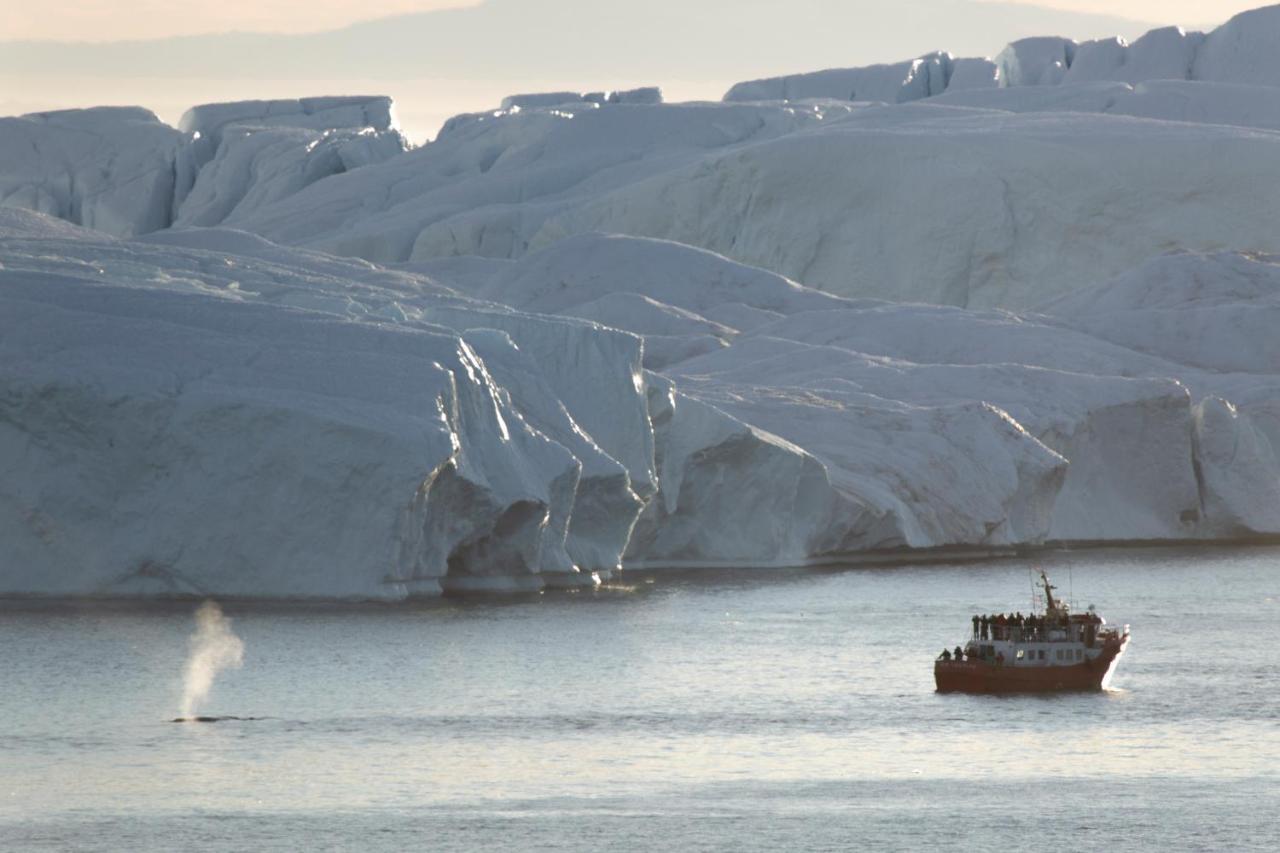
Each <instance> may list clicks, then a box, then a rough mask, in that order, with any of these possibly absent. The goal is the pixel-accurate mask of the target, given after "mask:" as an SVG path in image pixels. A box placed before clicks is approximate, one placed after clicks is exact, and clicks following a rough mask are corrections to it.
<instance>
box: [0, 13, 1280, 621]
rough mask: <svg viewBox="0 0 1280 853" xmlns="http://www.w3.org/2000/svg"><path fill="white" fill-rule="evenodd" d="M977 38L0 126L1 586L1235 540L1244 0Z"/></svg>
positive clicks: (1250, 22) (264, 593) (1250, 206)
mask: <svg viewBox="0 0 1280 853" xmlns="http://www.w3.org/2000/svg"><path fill="white" fill-rule="evenodd" d="M993 50H995V52H994V53H993V54H992V56H991V57H989V58H965V57H954V56H951V55H950V54H946V53H936V54H929V55H927V56H925V57H922V58H916V59H912V60H909V61H906V62H903V63H898V64H891V65H883V66H875V67H870V68H865V67H864V68H853V69H836V70H828V71H822V72H819V73H807V72H806V73H798V74H796V75H792V76H787V77H778V78H767V79H760V80H755V81H750V82H747V83H743V84H740V85H737V86H734V87H733V88H732V89H731V90H730V92H729V93H728V95H727V97H726V98H725V100H724V101H722V102H714V103H665V102H663V100H662V98H661V95H660V93H659V92H658V91H657V90H656V89H654V88H651V87H650V86H649V85H648V84H650V83H652V82H655V81H647V80H645V81H636V84H637V85H636V88H635V89H634V90H629V91H622V92H613V93H609V92H590V91H584V92H559V93H552V94H550V95H524V96H513V97H512V98H509V99H508V100H507V102H506V103H504V104H502V105H500V106H497V107H495V108H493V109H490V110H487V111H479V112H475V113H469V114H466V115H462V116H459V117H457V118H456V119H454V120H452V121H451V122H449V123H448V124H447V125H446V127H445V128H444V130H443V131H442V132H441V133H440V135H439V137H438V138H437V139H436V140H434V141H432V142H430V143H427V144H425V145H422V146H418V147H414V146H412V145H411V144H410V143H409V142H408V141H407V140H406V139H405V138H404V136H403V135H402V134H401V133H400V131H399V130H398V128H397V126H396V123H395V117H394V110H393V105H392V104H391V102H390V100H389V99H387V98H382V97H373V96H370V97H364V96H360V97H340V98H339V97H323V98H301V99H297V100H281V101H256V102H242V103H232V104H216V105H203V106H198V107H195V108H193V109H192V110H191V111H190V112H189V113H188V115H187V117H186V118H185V119H184V120H183V121H182V122H181V123H180V126H179V127H170V126H168V125H166V124H164V123H162V122H160V121H159V120H157V119H156V118H155V117H154V115H152V114H151V113H149V112H148V111H146V110H144V109H141V108H133V107H102V108H97V109H88V110H74V111H65V112H58V113H42V114H33V115H27V116H21V117H16V118H3V119H0V365H2V366H0V471H2V472H3V473H4V476H3V477H0V542H4V543H5V546H4V551H5V557H6V560H5V569H4V570H3V572H0V595H7V596H71V597H79V596H88V597H113V598H114V597H126V598H132V597H173V596H178V597H192V598H203V597H207V596H218V597H228V598H232V599H235V598H263V599H355V600H366V599H383V600H400V599H406V598H414V597H434V596H438V595H441V594H459V595H464V594H482V593H489V592H511V591H534V590H541V589H547V588H568V589H575V588H583V587H588V588H589V587H593V586H595V585H598V584H601V583H605V582H608V581H610V580H611V579H615V578H617V577H618V573H619V572H620V571H622V572H625V571H626V569H627V568H628V567H646V568H660V567H675V566H679V567H708V566H774V567H781V566H802V565H811V564H815V563H828V562H840V561H844V560H856V559H864V558H870V557H875V558H885V557H886V555H887V557H888V558H889V559H894V560H911V559H923V558H928V557H929V556H930V555H936V554H944V553H945V554H951V555H955V554H960V555H963V554H987V553H1014V552H1018V551H1020V550H1027V549H1035V548H1039V547H1042V546H1056V545H1063V544H1065V545H1070V546H1073V547H1082V546H1093V545H1099V544H1131V543H1170V542H1178V543H1188V542H1193V543H1194V542H1259V541H1275V540H1276V539H1277V537H1280V461H1278V457H1277V454H1278V452H1280V344H1278V343H1277V336H1276V335H1275V332H1274V330H1275V329H1276V328H1277V325H1278V324H1280V257H1278V256H1280V234H1278V233H1277V232H1276V230H1275V229H1274V227H1273V226H1272V223H1274V222H1275V221H1277V219H1278V218H1280V173H1278V172H1277V171H1276V170H1275V168H1274V164H1275V163H1276V162H1278V158H1280V59H1277V57H1280V7H1269V8H1265V9H1259V10H1256V11H1254V12H1248V13H1245V14H1242V15H1239V16H1237V17H1236V18H1233V19H1232V20H1231V21H1229V22H1227V23H1225V24H1223V25H1222V26H1221V27H1219V28H1217V29H1214V30H1212V31H1210V32H1208V33H1194V32H1184V31H1181V30H1177V29H1176V28H1170V29H1159V30H1154V31H1152V32H1151V33H1149V34H1147V35H1146V36H1143V37H1142V38H1140V39H1136V40H1135V41H1133V42H1132V43H1126V42H1124V41H1122V40H1109V41H1096V42H1085V43H1076V42H1072V41H1069V40H1065V39H1057V38H1053V39H1049V38H1037V39H1028V40H1024V41H1019V42H1016V43H1014V44H1012V45H1009V46H1007V47H1005V48H1003V49H999V46H996V45H993ZM802 70H803V69H797V71H802ZM585 82H589V81H584V83H585ZM657 82H660V81H657ZM484 106H486V105H483V104H477V105H476V107H477V109H480V108H482V107H484Z"/></svg>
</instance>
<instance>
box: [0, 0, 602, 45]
mask: <svg viewBox="0 0 1280 853" xmlns="http://www.w3.org/2000/svg"><path fill="white" fill-rule="evenodd" d="M606 2H608V0H606ZM479 3H480V0H359V2H353V0H0V11H2V12H3V14H0V41H8V40H17V39H57V40H59V41H121V40H126V39H128V40H132V39H151V38H165V37H167V36H179V35H197V34H205V33H224V32H229V31H232V30H238V31H240V32H266V33H311V32H319V31H322V30H332V29H337V28H339V27H344V26H347V25H348V24H353V23H355V22H357V21H368V20H371V19H373V18H388V17H391V16H393V15H402V14H406V13H411V12H431V11H436V10H439V9H450V8H456V7H460V6H476V5H479Z"/></svg>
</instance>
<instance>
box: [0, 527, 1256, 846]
mask: <svg viewBox="0 0 1280 853" xmlns="http://www.w3.org/2000/svg"><path fill="white" fill-rule="evenodd" d="M1043 562H1044V564H1045V565H1046V567H1047V568H1048V569H1049V571H1050V573H1051V575H1052V576H1053V578H1054V581H1055V582H1056V583H1057V584H1058V585H1059V587H1060V589H1061V591H1062V592H1063V593H1074V595H1073V597H1074V600H1075V603H1076V605H1077V607H1078V608H1081V609H1082V608H1084V607H1086V606H1088V605H1089V604H1090V603H1093V604H1096V605H1097V607H1098V609H1099V610H1100V611H1101V612H1102V613H1103V614H1104V615H1105V616H1106V617H1107V619H1108V621H1110V622H1122V623H1129V624H1130V625H1131V626H1132V631H1133V640H1132V643H1131V644H1130V648H1129V650H1128V652H1127V653H1126V655H1125V656H1124V658H1123V659H1122V660H1121V662H1120V666H1119V670H1118V672H1117V674H1116V677H1115V678H1114V680H1113V683H1112V688H1113V689H1112V690H1111V691H1109V692H1107V693H1103V694H1087V695H1067V696H1055V697H1031V698H992V697H968V696H955V695H948V696H941V695H938V694H936V693H934V691H933V680H932V669H931V667H932V661H933V658H934V656H935V655H936V654H937V653H938V652H939V651H940V650H941V649H942V648H943V647H944V646H954V645H956V643H958V642H960V641H961V640H963V638H964V637H965V635H966V633H967V631H968V629H969V621H968V620H969V617H970V616H971V615H972V614H973V613H975V612H980V611H988V612H995V611H1000V610H1005V611H1012V610H1019V609H1020V610H1023V611H1024V612H1025V611H1026V610H1027V609H1028V605H1029V602H1030V584H1029V575H1028V565H1029V564H1027V563H1023V562H992V563H982V564H969V565H952V566H930V567H902V568H892V569H865V568H862V569H848V570H843V571H820V572H819V571H793V572H786V573H779V572H759V571H742V572H714V573H701V574H698V573H688V574H658V575H650V574H638V573H629V574H627V575H626V576H625V579H624V581H623V582H622V583H621V584H619V585H617V586H615V587H613V588H608V589H604V590H601V591H598V592H594V593H576V594H574V593H563V594H548V595H545V596H539V597H532V598H524V599H512V600H504V601H500V602H481V603H448V602H446V603H440V604H423V605H412V606H394V607H389V606H365V607H337V606H333V607H327V606H295V607H281V606H275V607H266V606H257V605H245V604H236V603H227V604H224V610H225V611H226V613H227V615H228V616H230V617H231V618H232V620H233V628H234V630H235V631H236V633H237V634H238V635H239V636H240V637H241V638H242V639H243V640H244V643H245V659H244V666H243V668H241V669H239V670H234V671H228V672H225V673H223V674H222V676H221V677H220V678H219V679H218V681H217V683H216V684H215V685H214V689H213V693H212V695H211V697H210V699H209V701H208V702H207V703H206V704H205V705H204V706H203V707H202V708H201V709H200V710H201V712H203V713H208V714H226V715H237V716H245V717H262V718H264V719H260V720H256V721H246V722H222V723H218V724H216V725H195V724H185V725H175V724H172V723H169V722H167V720H168V719H169V718H171V717H173V716H175V715H176V714H177V713H178V708H179V701H180V696H181V691H182V683H181V682H182V670H183V664H184V661H185V659H186V656H187V652H188V646H187V638H188V636H189V635H190V634H191V631H192V629H193V621H192V612H193V610H194V605H193V604H181V605H178V604H163V605H125V604H54V603H39V604H36V603H30V602H8V603H0V650H2V651H3V659H2V660H3V662H2V663H0V849H3V850H65V849H75V850H113V851H114V850H130V851H135V850H137V851H150V850H156V851H159V850H165V851H168V850H178V849H193V850H195V849H199V850H404V849H429V850H476V849H495V848H501V849H512V850H551V849H557V850H558V849H577V850H637V849H665V850H671V851H677V850H680V851H683V850H777V849H809V850H823V849H830V850H836V849H857V848H861V849H876V850H895V849H902V850H918V849H957V850H972V851H983V853H986V851H1000V853H1004V851H1011V850H1020V849H1035V850H1055V851H1069V850H1090V849H1101V848H1103V847H1107V848H1110V849H1111V850H1151V849H1159V848H1164V849H1166V850H1214V851H1218V850H1278V849H1280V697H1278V696H1277V686H1278V684H1280V549H1270V548H1268V549H1239V550H1226V549H1223V550H1214V551H1175V550H1163V551H1159V550H1153V551H1141V552H1138V551H1134V552H1076V553H1071V554H1060V555H1056V556H1053V557H1050V558H1047V559H1045V560H1044V561H1043Z"/></svg>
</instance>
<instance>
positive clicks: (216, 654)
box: [180, 601, 244, 719]
mask: <svg viewBox="0 0 1280 853" xmlns="http://www.w3.org/2000/svg"><path fill="white" fill-rule="evenodd" d="M243 662H244V643H243V642H242V641H241V639H240V638H239V637H237V636H236V635H235V634H234V633H232V631H231V620H230V619H228V618H227V617H225V616H223V615H222V608H220V607H219V606H218V605H217V603H215V602H213V601H206V602H205V603H204V604H202V605H200V608H199V609H198V610H196V632H195V633H194V634H192V635H191V656H190V657H189V658H188V659H187V670H186V673H185V675H184V677H183V685H182V714H181V717H180V718H181V719H191V718H192V717H194V716H195V711H196V708H197V707H199V705H200V703H201V702H203V701H204V700H205V698H206V697H208V695H209V689H210V688H212V687H213V680H214V679H215V678H217V677H218V673H219V672H221V671H222V670H224V669H226V668H228V667H239V666H240V665H241V664H242V663H243Z"/></svg>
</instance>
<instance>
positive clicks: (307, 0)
mask: <svg viewBox="0 0 1280 853" xmlns="http://www.w3.org/2000/svg"><path fill="white" fill-rule="evenodd" d="M480 2H481V0H360V2H358V3H357V2H352V0H218V2H210V0H37V1H36V2H32V0H0V10H2V11H3V15H2V16H0V19H3V21H4V27H3V30H0V40H4V41H8V40H16V39H59V40H88V41H113V40H124V39H147V38H162V37H165V36H174V35H192V34H196V33H221V32H227V31H231V30H238V31H241V32H246V31H253V32H273V33H300V32H317V31H320V30H326V29H335V28H338V27H342V26H346V25H348V24H352V23H355V22H357V21H364V20H370V19H373V18H378V17H387V16H391V15H399V14H404V13H407V12H426V11H433V10H437V9H445V8H453V7H460V6H476V5H479V4H480ZM634 2H635V0H600V2H599V4H598V5H599V8H600V12H601V14H608V9H609V6H610V5H611V4H614V3H618V4H626V3H634ZM690 2H693V3H696V2H698V0H690ZM839 2H841V0H832V3H833V4H835V3H839ZM1012 2H1016V3H1024V4H1027V5H1038V6H1047V7H1051V8H1055V9H1063V10H1069V11H1075V12H1092V13H1098V14H1107V15H1116V16H1119V17H1124V18H1132V19H1134V20H1139V21H1168V22H1169V23H1178V24H1184V25H1197V24H1205V23H1211V22H1215V21H1219V20H1224V19H1226V18H1228V17H1230V16H1231V15H1234V14H1235V13H1237V12H1241V11H1244V10H1245V9H1251V8H1254V7H1257V6H1260V5H1265V0H1012ZM637 5H643V4H637ZM786 5H787V4H786V3H785V0H779V3H778V6H779V8H780V9H785V8H786Z"/></svg>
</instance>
